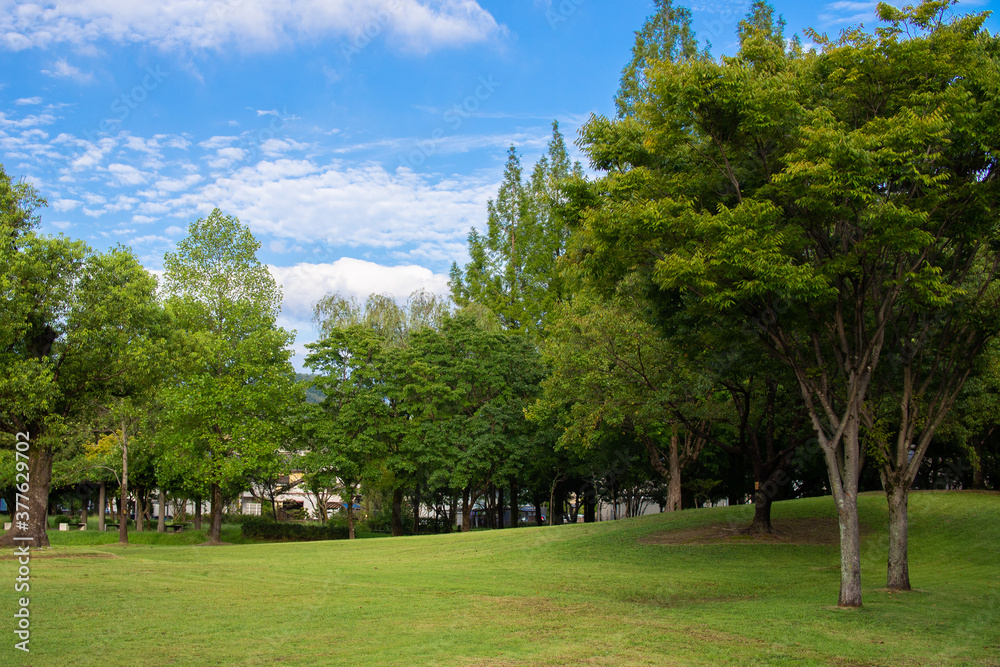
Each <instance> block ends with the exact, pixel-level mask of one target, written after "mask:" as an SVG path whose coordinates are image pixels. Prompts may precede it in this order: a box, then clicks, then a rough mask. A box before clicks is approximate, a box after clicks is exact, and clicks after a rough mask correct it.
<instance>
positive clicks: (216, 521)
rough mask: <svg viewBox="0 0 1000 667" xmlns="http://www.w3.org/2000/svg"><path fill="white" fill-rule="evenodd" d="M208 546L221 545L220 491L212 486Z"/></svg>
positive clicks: (216, 485) (215, 486)
mask: <svg viewBox="0 0 1000 667" xmlns="http://www.w3.org/2000/svg"><path fill="white" fill-rule="evenodd" d="M208 543H209V544H222V489H220V488H219V485H218V484H214V483H213V484H212V525H211V527H210V528H209V531H208Z"/></svg>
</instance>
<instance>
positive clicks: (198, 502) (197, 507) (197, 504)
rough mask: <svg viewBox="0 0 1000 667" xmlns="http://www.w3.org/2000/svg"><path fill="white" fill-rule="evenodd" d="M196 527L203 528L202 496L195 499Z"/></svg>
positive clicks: (197, 528) (196, 528)
mask: <svg viewBox="0 0 1000 667" xmlns="http://www.w3.org/2000/svg"><path fill="white" fill-rule="evenodd" d="M194 529H195V530H201V498H197V499H195V501H194Z"/></svg>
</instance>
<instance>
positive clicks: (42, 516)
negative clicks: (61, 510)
mask: <svg viewBox="0 0 1000 667" xmlns="http://www.w3.org/2000/svg"><path fill="white" fill-rule="evenodd" d="M20 441H21V442H24V440H20ZM27 477H28V482H27V484H28V493H27V494H20V497H17V496H15V500H14V505H13V506H12V507H11V508H10V519H11V528H10V530H8V531H7V532H6V533H4V534H3V535H2V536H0V547H14V546H17V547H36V548H37V547H47V546H49V535H48V533H47V532H46V528H47V525H48V507H49V487H50V486H51V484H52V450H50V449H47V448H45V447H37V446H35V443H34V442H31V441H30V440H29V441H28V475H27ZM22 479H23V478H22ZM17 481H18V483H22V482H21V480H17ZM25 495H26V496H27V498H25V497H24V496H25ZM18 500H20V501H21V503H20V505H19V504H18V502H17V501H18Z"/></svg>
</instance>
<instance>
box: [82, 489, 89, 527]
mask: <svg viewBox="0 0 1000 667" xmlns="http://www.w3.org/2000/svg"><path fill="white" fill-rule="evenodd" d="M88 496H89V493H88V495H87V496H84V497H83V501H82V503H81V504H82V505H83V507H81V508H80V523H82V524H83V529H84V530H86V529H87V505H89V504H90V498H89V497H88Z"/></svg>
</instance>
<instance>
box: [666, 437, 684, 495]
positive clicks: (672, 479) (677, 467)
mask: <svg viewBox="0 0 1000 667" xmlns="http://www.w3.org/2000/svg"><path fill="white" fill-rule="evenodd" d="M678 441H679V437H678V435H677V427H676V426H674V430H673V433H671V434H670V467H669V477H668V478H667V511H668V512H678V511H680V509H681V463H680V452H679V451H678V449H679V442H678Z"/></svg>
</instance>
